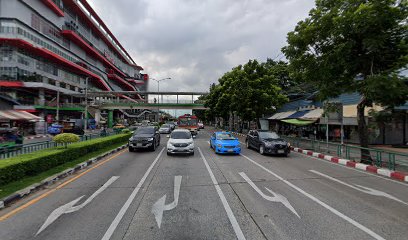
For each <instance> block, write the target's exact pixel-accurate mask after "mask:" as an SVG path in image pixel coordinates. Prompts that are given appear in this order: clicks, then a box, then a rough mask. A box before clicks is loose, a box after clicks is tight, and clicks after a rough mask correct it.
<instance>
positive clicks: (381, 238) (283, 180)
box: [241, 154, 385, 240]
mask: <svg viewBox="0 0 408 240" xmlns="http://www.w3.org/2000/svg"><path fill="white" fill-rule="evenodd" d="M241 156H243V157H244V158H246V159H247V160H248V161H250V162H252V163H253V164H255V165H257V166H258V167H260V168H262V169H263V170H265V171H266V172H268V173H270V174H271V175H273V176H275V177H276V178H277V179H279V180H281V181H282V182H284V183H286V184H287V185H289V186H290V187H291V188H293V189H295V190H296V191H298V192H300V193H301V194H303V195H304V196H306V197H308V198H309V199H311V200H312V201H314V202H316V203H317V204H319V205H321V206H322V207H324V208H326V209H327V210H329V211H330V212H332V213H334V214H335V215H337V216H338V217H340V218H342V219H344V220H346V221H347V222H349V223H351V224H352V225H354V226H355V227H357V228H359V229H360V230H362V231H363V232H365V233H367V234H368V235H370V236H371V237H373V238H374V239H377V240H385V239H384V238H383V237H381V236H380V235H378V234H377V233H375V232H373V231H372V230H371V229H369V228H367V227H365V226H364V225H362V224H360V223H359V222H357V221H355V220H353V219H351V218H350V217H348V216H346V215H344V214H343V213H341V212H339V211H338V210H336V209H334V208H332V207H331V206H329V205H327V204H326V203H324V202H322V201H320V200H319V199H318V198H316V197H314V196H313V195H311V194H309V193H307V192H305V191H304V190H302V189H301V188H299V187H297V186H296V185H294V184H292V183H291V182H289V181H287V180H285V179H283V178H282V177H281V176H279V175H278V174H276V173H274V172H272V171H271V170H269V169H267V168H266V167H264V166H262V165H261V164H259V163H257V162H255V161H254V160H252V159H251V158H249V157H247V156H245V155H243V154H241Z"/></svg>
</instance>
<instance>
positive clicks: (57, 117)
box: [55, 90, 60, 123]
mask: <svg viewBox="0 0 408 240" xmlns="http://www.w3.org/2000/svg"><path fill="white" fill-rule="evenodd" d="M59 102H60V92H59V90H57V116H56V117H55V119H56V120H57V123H58V122H59Z"/></svg>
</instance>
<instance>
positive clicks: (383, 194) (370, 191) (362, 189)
mask: <svg viewBox="0 0 408 240" xmlns="http://www.w3.org/2000/svg"><path fill="white" fill-rule="evenodd" d="M309 171H310V172H312V173H314V174H317V175H320V176H322V177H325V178H328V179H330V180H332V181H335V182H337V183H340V184H343V185H344V186H347V187H350V188H352V189H355V190H357V191H360V192H363V193H366V194H370V195H373V196H379V197H385V198H389V199H392V200H394V201H397V202H399V203H402V204H405V205H408V203H406V202H404V201H402V200H400V199H398V198H396V197H394V196H392V195H390V194H388V193H386V192H381V191H378V190H375V189H372V188H369V187H365V186H361V185H358V184H353V185H352V184H348V183H345V182H343V181H340V180H338V179H336V178H333V177H330V176H328V175H326V174H323V173H321V172H318V171H316V170H309Z"/></svg>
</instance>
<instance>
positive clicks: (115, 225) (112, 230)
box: [102, 148, 165, 240]
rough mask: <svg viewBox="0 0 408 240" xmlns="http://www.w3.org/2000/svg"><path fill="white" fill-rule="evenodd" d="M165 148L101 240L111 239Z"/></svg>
mask: <svg viewBox="0 0 408 240" xmlns="http://www.w3.org/2000/svg"><path fill="white" fill-rule="evenodd" d="M164 149H165V148H163V149H162V150H161V151H160V153H159V155H157V157H156V159H155V160H154V161H153V163H152V164H151V165H150V167H149V168H148V169H147V171H146V173H145V174H144V175H143V177H142V179H140V182H139V183H138V184H137V186H136V188H135V189H134V190H133V192H132V194H130V196H129V198H128V199H127V201H126V202H125V204H124V205H123V206H122V208H121V209H120V211H119V213H118V215H116V217H115V219H114V220H113V222H112V223H111V225H110V226H109V228H108V230H107V231H106V232H105V235H103V237H102V240H109V239H110V238H111V237H112V234H113V232H114V231H115V230H116V228H117V227H118V225H119V223H120V221H121V220H122V218H123V216H124V215H125V213H126V211H127V210H128V208H129V207H130V204H131V203H132V202H133V200H134V199H135V197H136V194H137V193H138V192H139V190H140V188H142V185H143V183H144V182H145V181H146V178H147V176H149V173H150V171H152V169H153V167H154V165H155V164H156V163H157V161H158V160H159V158H160V156H161V155H162V153H163V151H164Z"/></svg>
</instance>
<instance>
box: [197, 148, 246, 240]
mask: <svg viewBox="0 0 408 240" xmlns="http://www.w3.org/2000/svg"><path fill="white" fill-rule="evenodd" d="M198 151H199V152H200V155H201V158H202V159H203V161H204V164H205V167H206V168H207V171H208V173H209V174H210V177H211V180H212V182H213V184H214V187H215V189H216V190H217V193H218V196H219V197H220V199H221V202H222V205H223V206H224V209H225V211H226V212H227V215H228V219H229V220H230V222H231V225H232V228H233V229H234V232H235V235H236V236H237V238H238V239H239V240H245V236H244V233H243V232H242V230H241V227H240V226H239V224H238V221H237V219H236V218H235V215H234V213H233V212H232V210H231V207H230V205H229V204H228V201H227V199H226V198H225V195H224V193H223V192H222V190H221V188H220V185H219V184H218V182H217V179H216V178H215V176H214V173H213V172H212V170H211V168H210V166H209V165H208V162H207V160H206V159H205V157H204V154H203V152H202V151H201V149H200V147H198Z"/></svg>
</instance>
